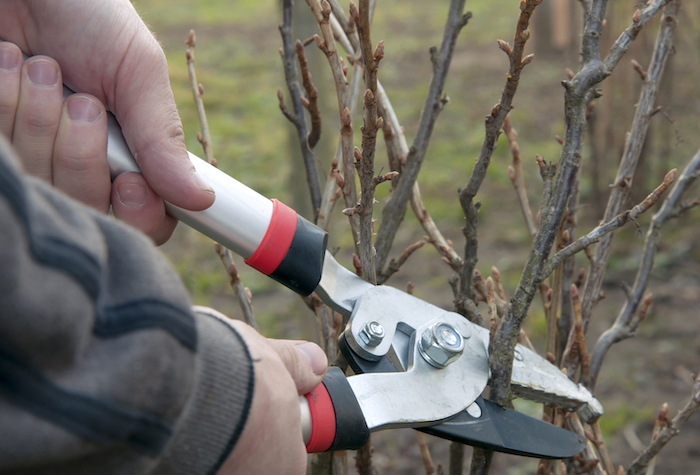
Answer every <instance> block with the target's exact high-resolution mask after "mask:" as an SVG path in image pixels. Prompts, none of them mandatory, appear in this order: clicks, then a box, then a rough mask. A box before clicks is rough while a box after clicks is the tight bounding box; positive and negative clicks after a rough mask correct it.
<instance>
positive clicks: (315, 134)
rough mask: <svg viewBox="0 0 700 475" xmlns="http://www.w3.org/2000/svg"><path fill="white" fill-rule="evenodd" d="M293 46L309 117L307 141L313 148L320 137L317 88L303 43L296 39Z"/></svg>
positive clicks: (304, 103)
mask: <svg viewBox="0 0 700 475" xmlns="http://www.w3.org/2000/svg"><path fill="white" fill-rule="evenodd" d="M294 47H295V49H296V51H297V58H298V60H299V68H300V69H301V80H302V83H303V84H304V89H305V90H306V99H305V98H304V97H303V96H302V97H301V99H302V103H303V105H304V107H306V110H308V111H309V116H310V117H311V132H309V135H308V138H307V141H308V143H309V148H314V147H315V146H316V144H317V143H318V141H319V139H320V138H321V111H320V110H319V108H318V89H316V86H314V82H313V78H312V77H311V72H310V71H309V63H308V61H306V54H304V45H303V44H302V43H301V41H299V40H297V42H296V43H295V45H294ZM304 100H306V102H304Z"/></svg>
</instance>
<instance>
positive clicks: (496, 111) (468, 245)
mask: <svg viewBox="0 0 700 475" xmlns="http://www.w3.org/2000/svg"><path fill="white" fill-rule="evenodd" d="M541 2H542V0H523V1H522V2H521V3H520V15H519V16H518V23H517V25H516V28H515V36H514V41H513V48H512V49H511V47H510V46H509V45H504V44H501V49H503V50H504V51H505V53H506V54H507V55H508V58H509V60H510V65H509V69H508V74H507V76H506V84H505V87H504V88H503V92H502V93H501V100H500V101H499V103H498V104H496V105H495V106H494V107H493V109H492V110H491V114H490V115H489V116H488V117H487V118H486V123H485V128H486V135H485V137H484V141H483V142H482V144H481V151H480V152H479V157H478V158H477V160H476V164H475V165H474V170H473V171H472V174H471V176H470V177H469V182H468V183H467V185H466V186H465V187H464V188H463V189H462V191H461V192H460V194H459V202H460V204H461V206H462V211H463V212H464V216H465V218H466V223H465V226H464V228H463V229H462V232H463V234H464V237H465V241H466V242H465V246H464V264H463V265H462V269H461V270H460V294H461V300H465V301H466V300H473V299H474V289H473V280H472V277H473V274H474V269H475V268H476V263H477V260H478V259H477V250H478V240H477V223H478V214H479V203H478V202H476V203H475V202H474V197H475V196H476V194H477V193H478V191H479V188H480V187H481V184H482V183H483V181H484V178H485V177H486V170H487V169H488V167H489V164H490V163H491V157H492V155H493V151H494V149H495V148H496V142H497V140H498V135H499V133H500V130H501V127H502V126H503V123H504V122H505V119H506V116H507V115H508V113H509V112H510V110H511V109H512V102H513V97H514V96H515V93H516V91H517V89H518V82H519V81H520V73H521V72H522V70H523V68H524V67H525V65H526V64H528V63H529V62H530V61H531V60H532V56H528V57H525V58H523V54H524V50H525V43H526V42H527V40H528V38H529V37H530V31H529V30H528V29H527V28H528V25H529V23H530V17H531V15H532V13H533V12H534V10H535V7H536V6H537V5H539V4H540V3H541ZM506 46H507V47H506Z"/></svg>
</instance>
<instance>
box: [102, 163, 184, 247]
mask: <svg viewBox="0 0 700 475" xmlns="http://www.w3.org/2000/svg"><path fill="white" fill-rule="evenodd" d="M112 210H113V211H114V216H116V217H117V218H119V219H121V220H124V221H126V222H127V223H129V224H131V225H132V226H134V227H135V228H136V229H139V230H140V231H142V232H143V233H145V234H147V235H148V236H150V238H151V239H153V241H154V242H155V243H156V244H157V245H160V244H162V243H164V242H165V241H167V240H168V238H169V237H170V235H171V234H172V233H173V230H174V229H175V225H176V224H177V220H176V219H175V218H173V217H172V216H170V215H168V214H166V212H165V204H164V203H163V200H162V199H160V197H159V196H158V195H157V194H156V193H155V192H154V191H153V189H152V188H151V187H150V186H149V184H148V183H146V180H145V179H144V177H143V175H141V174H140V173H134V172H127V173H122V174H121V175H119V176H118V177H117V178H115V180H114V183H113V184H112Z"/></svg>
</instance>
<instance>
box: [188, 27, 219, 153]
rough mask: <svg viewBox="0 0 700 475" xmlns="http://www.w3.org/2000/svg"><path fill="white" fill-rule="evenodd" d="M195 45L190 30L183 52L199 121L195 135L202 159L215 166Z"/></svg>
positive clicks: (193, 36) (194, 39) (192, 33)
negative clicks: (201, 150)
mask: <svg viewBox="0 0 700 475" xmlns="http://www.w3.org/2000/svg"><path fill="white" fill-rule="evenodd" d="M196 43H197V37H196V36H195V34H194V30H190V33H189V35H187V41H186V42H185V44H186V45H187V51H186V52H185V57H186V58H187V72H188V73H189V77H190V88H191V89H192V96H193V97H194V104H195V107H196V109H197V118H198V119H199V126H200V128H201V129H202V132H201V134H197V139H198V140H199V143H201V144H202V148H203V149H204V159H205V160H206V161H207V163H211V164H212V165H214V166H216V160H215V159H214V154H213V153H212V148H211V136H210V135H209V124H208V123H207V114H206V112H205V111H204V102H203V101H202V94H203V93H204V88H203V87H202V85H201V84H199V83H198V82H197V73H196V71H195V68H194V50H195V46H196Z"/></svg>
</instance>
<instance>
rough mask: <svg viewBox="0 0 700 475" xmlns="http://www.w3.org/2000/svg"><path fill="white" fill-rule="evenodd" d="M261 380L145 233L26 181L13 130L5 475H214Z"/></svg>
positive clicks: (4, 347) (2, 389) (5, 187)
mask: <svg viewBox="0 0 700 475" xmlns="http://www.w3.org/2000/svg"><path fill="white" fill-rule="evenodd" d="M253 381H254V377H253V366H252V362H251V358H250V355H249V353H248V350H247V348H246V346H245V344H244V342H243V341H242V339H241V337H240V336H239V335H238V333H236V332H235V330H234V329H233V328H232V327H231V326H229V325H228V324H227V323H226V322H224V321H221V320H218V319H216V318H213V317H211V316H207V315H201V314H195V313H193V311H192V310H191V307H190V302H189V300H188V297H187V293H186V291H185V289H184V288H183V285H182V283H181V282H180V280H179V279H178V276H177V275H176V274H175V272H174V271H173V270H172V269H171V268H170V266H169V265H168V264H167V263H166V262H165V260H164V259H163V258H162V257H161V256H160V255H159V254H158V253H157V251H155V249H154V248H153V246H152V244H151V242H150V241H149V240H148V239H147V238H146V237H144V236H142V235H141V234H139V233H138V232H136V231H134V230H132V229H130V228H128V227H127V226H125V225H122V224H120V223H118V222H116V221H115V220H113V219H111V218H109V217H107V216H103V215H100V214H98V213H96V212H93V211H92V210H90V209H88V208H87V207H85V206H82V205H80V204H78V203H76V202H75V201H72V200H71V199H69V198H67V197H65V196H64V195H62V194H60V193H59V192H57V191H55V190H54V189H52V188H51V187H50V186H47V185H45V184H44V183H42V182H40V181H38V180H35V179H33V178H29V177H27V176H25V175H23V174H22V173H21V172H20V167H19V165H18V163H17V162H16V160H15V159H14V158H13V157H12V152H11V150H10V147H9V145H8V144H7V142H6V141H4V140H3V138H2V137H1V136H0V473H12V474H15V473H16V474H146V473H148V474H208V473H215V472H216V471H217V470H218V468H219V467H220V466H221V464H222V462H223V461H224V460H225V459H226V457H227V456H228V454H229V453H230V452H231V450H232V448H233V446H234V445H235V443H236V440H237V438H238V436H239V435H240V433H241V431H242V429H243V426H244V424H245V420H246V416H247V414H248V411H249V408H250V404H251V399H252V395H253Z"/></svg>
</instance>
